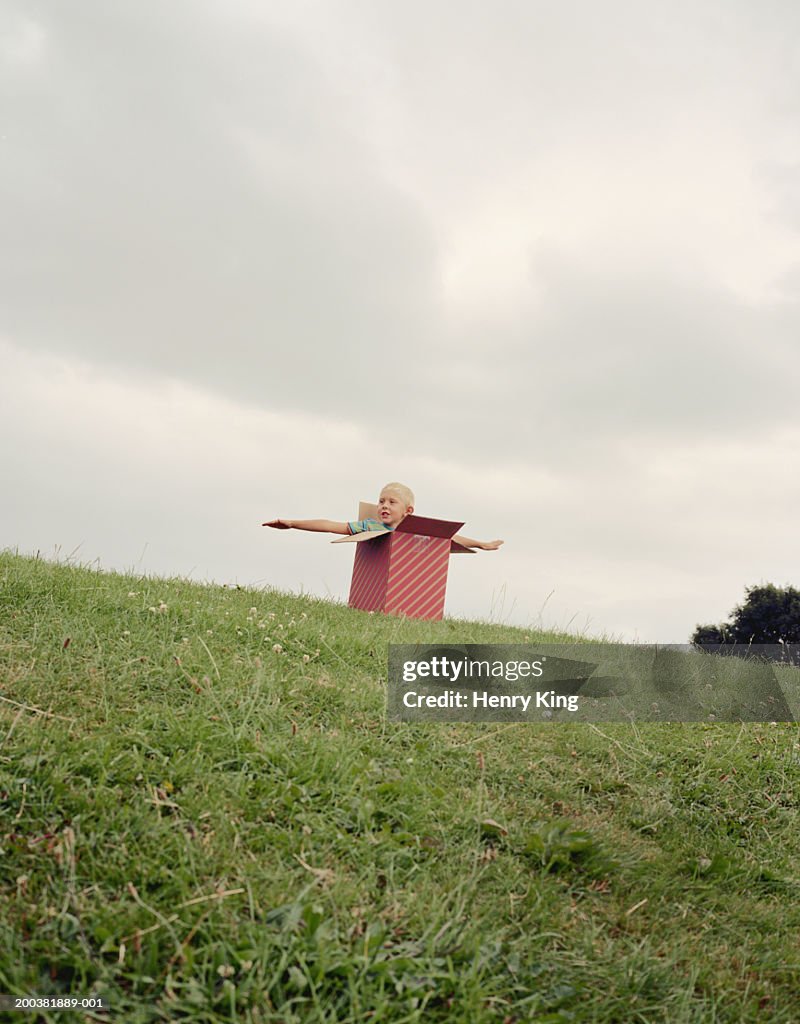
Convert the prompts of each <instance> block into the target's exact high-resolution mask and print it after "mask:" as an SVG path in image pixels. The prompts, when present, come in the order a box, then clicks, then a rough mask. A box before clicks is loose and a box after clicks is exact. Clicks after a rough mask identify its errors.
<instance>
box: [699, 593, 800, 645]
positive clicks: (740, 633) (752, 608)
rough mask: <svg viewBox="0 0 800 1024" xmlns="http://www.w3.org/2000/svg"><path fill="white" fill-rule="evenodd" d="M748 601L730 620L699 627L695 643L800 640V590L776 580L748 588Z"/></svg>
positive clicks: (774, 642) (791, 641)
mask: <svg viewBox="0 0 800 1024" xmlns="http://www.w3.org/2000/svg"><path fill="white" fill-rule="evenodd" d="M745 597H746V600H745V602H744V604H741V605H738V606H737V607H736V608H734V609H733V611H732V612H731V616H730V621H729V622H723V623H722V624H721V625H719V626H698V627H697V628H696V629H695V631H694V633H693V634H692V640H691V642H692V643H693V644H778V643H784V644H797V643H800V590H797V589H796V588H795V587H776V586H774V585H773V584H772V583H766V584H763V585H762V586H757V587H747V588H746V589H745Z"/></svg>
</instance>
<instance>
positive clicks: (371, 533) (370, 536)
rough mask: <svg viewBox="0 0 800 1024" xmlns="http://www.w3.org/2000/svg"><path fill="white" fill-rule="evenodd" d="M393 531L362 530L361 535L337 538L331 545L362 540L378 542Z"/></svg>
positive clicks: (355, 534)
mask: <svg viewBox="0 0 800 1024" xmlns="http://www.w3.org/2000/svg"><path fill="white" fill-rule="evenodd" d="M393 532H394V531H393V530H364V532H363V533H353V534H351V535H350V536H349V537H337V538H336V540H332V541H331V544H347V543H353V542H355V543H356V544H358V543H359V542H360V541H362V540H380V538H381V537H391V535H392V533H393Z"/></svg>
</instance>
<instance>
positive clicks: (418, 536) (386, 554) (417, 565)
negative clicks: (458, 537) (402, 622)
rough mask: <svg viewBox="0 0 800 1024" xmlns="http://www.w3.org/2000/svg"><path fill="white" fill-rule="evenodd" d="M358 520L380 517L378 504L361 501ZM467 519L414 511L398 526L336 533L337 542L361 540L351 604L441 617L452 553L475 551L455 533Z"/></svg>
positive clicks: (412, 615) (411, 616)
mask: <svg viewBox="0 0 800 1024" xmlns="http://www.w3.org/2000/svg"><path fill="white" fill-rule="evenodd" d="M358 518H359V519H377V518H378V506H377V505H372V504H370V503H369V502H366V501H362V502H361V503H360V505H359V507H358ZM463 525H464V524H463V523H451V522H448V521H447V520H445V519H429V518H427V517H426V516H415V515H410V516H406V518H405V519H404V520H403V521H402V523H400V525H399V526H398V527H397V528H396V529H395V530H374V531H368V532H365V533H356V534H354V535H353V536H352V537H337V538H336V540H334V541H332V542H331V543H333V544H347V543H350V544H356V545H357V546H356V557H355V562H354V564H353V579H352V582H351V584H350V598H349V601H348V604H349V605H350V607H351V608H360V609H361V610H362V611H367V612H386V613H387V614H389V615H404V616H406V617H407V618H409V619H441V617H442V615H443V614H444V597H445V590H446V589H447V570H448V567H449V564H450V555H451V554H460V553H467V554H474V551H472V550H471V549H470V548H465V547H463V546H462V545H461V544H457V543H456V542H455V541H454V540H452V539H451V538H452V537H453V536H454V535H455V534H456V533H458V531H459V530H460V529H461V527H462V526H463Z"/></svg>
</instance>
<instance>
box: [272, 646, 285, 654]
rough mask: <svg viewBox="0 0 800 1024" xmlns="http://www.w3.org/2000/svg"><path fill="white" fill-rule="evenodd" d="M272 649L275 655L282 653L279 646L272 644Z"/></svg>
mask: <svg viewBox="0 0 800 1024" xmlns="http://www.w3.org/2000/svg"><path fill="white" fill-rule="evenodd" d="M272 649H273V651H274V652H275V653H276V654H281V653H282V652H283V648H282V647H281V645H280V644H273V645H272Z"/></svg>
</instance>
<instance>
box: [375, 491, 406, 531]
mask: <svg viewBox="0 0 800 1024" xmlns="http://www.w3.org/2000/svg"><path fill="white" fill-rule="evenodd" d="M413 511H414V509H413V508H412V506H411V505H406V503H405V502H404V501H403V499H402V498H401V497H400V495H399V494H398V493H397V492H396V491H381V496H380V498H378V519H379V520H380V522H382V523H384V524H385V525H386V526H399V524H400V523H401V522H402V521H403V520H404V519H405V517H406V516H407V515H409V514H410V513H411V512H413Z"/></svg>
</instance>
